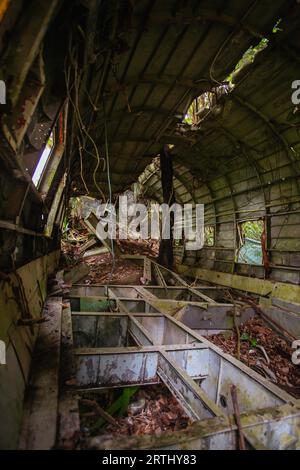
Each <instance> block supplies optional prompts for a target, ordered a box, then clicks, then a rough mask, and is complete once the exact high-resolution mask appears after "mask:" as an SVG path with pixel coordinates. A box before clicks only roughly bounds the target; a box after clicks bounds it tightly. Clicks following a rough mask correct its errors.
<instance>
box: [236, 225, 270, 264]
mask: <svg viewBox="0 0 300 470" xmlns="http://www.w3.org/2000/svg"><path fill="white" fill-rule="evenodd" d="M258 222H259V223H260V225H261V231H260V234H259V239H258V238H257V239H256V238H249V237H247V236H246V235H245V232H244V228H243V227H244V226H245V224H255V223H258ZM263 232H264V220H263V218H261V217H258V218H255V219H249V220H240V221H238V222H237V225H236V238H237V248H236V254H235V263H236V264H245V265H248V266H263V246H262V239H261V237H262V234H263ZM246 239H248V240H249V241H250V242H251V241H252V242H257V244H258V245H259V249H260V251H261V255H260V262H259V263H256V262H247V261H246V260H242V259H241V258H240V252H241V250H242V248H243V247H244V246H245V240H246Z"/></svg>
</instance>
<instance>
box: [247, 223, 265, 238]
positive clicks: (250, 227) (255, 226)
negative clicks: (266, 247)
mask: <svg viewBox="0 0 300 470" xmlns="http://www.w3.org/2000/svg"><path fill="white" fill-rule="evenodd" d="M263 230H264V222H263V221H262V220H251V221H249V222H243V223H242V233H243V235H244V237H245V238H251V239H252V240H257V241H260V240H261V235H262V233H263Z"/></svg>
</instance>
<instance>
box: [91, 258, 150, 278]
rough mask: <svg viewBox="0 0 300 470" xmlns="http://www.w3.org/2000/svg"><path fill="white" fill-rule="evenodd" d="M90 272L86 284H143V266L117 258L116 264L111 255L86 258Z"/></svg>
mask: <svg viewBox="0 0 300 470" xmlns="http://www.w3.org/2000/svg"><path fill="white" fill-rule="evenodd" d="M85 262H86V263H87V265H88V266H89V268H90V272H89V274H88V276H87V278H86V280H85V283H86V284H121V285H123V284H135V285H139V284H141V283H142V282H141V278H142V276H143V266H139V265H138V264H136V263H135V262H134V261H131V260H126V259H122V258H116V259H115V261H114V263H113V262H112V257H111V255H110V253H105V254H103V255H98V256H93V257H89V258H86V260H85Z"/></svg>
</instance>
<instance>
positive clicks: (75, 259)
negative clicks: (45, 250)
mask: <svg viewBox="0 0 300 470" xmlns="http://www.w3.org/2000/svg"><path fill="white" fill-rule="evenodd" d="M71 222H72V223H71V227H68V229H67V230H66V232H65V234H64V237H63V240H62V253H63V262H62V267H63V268H65V267H68V268H70V267H71V268H74V267H75V266H78V265H79V264H80V263H81V262H82V260H83V259H84V261H85V263H86V264H87V265H88V267H89V273H88V274H87V275H86V276H85V277H84V278H83V279H82V281H81V282H85V283H86V284H136V285H139V284H143V268H142V266H139V265H138V264H137V263H136V262H135V260H132V261H131V260H125V259H122V256H121V255H123V254H129V255H142V256H147V257H153V258H155V257H157V255H158V251H159V242H158V241H157V240H119V239H117V240H115V241H114V244H113V250H112V246H111V243H110V241H106V240H100V239H99V236H98V233H97V224H98V222H99V219H98V218H97V217H96V215H95V214H94V213H91V214H90V215H89V217H88V218H86V219H85V220H83V219H81V220H77V219H76V223H75V219H74V218H73V219H72V221H71ZM112 253H113V254H112Z"/></svg>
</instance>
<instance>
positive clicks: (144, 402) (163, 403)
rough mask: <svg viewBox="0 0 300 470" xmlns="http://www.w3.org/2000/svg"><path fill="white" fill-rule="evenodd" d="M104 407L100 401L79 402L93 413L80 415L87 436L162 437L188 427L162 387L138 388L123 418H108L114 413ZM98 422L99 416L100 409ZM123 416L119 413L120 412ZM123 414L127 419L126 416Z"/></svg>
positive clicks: (111, 406)
mask: <svg viewBox="0 0 300 470" xmlns="http://www.w3.org/2000/svg"><path fill="white" fill-rule="evenodd" d="M118 401H120V397H119V399H117V401H116V402H114V403H113V404H112V405H110V406H108V405H107V404H106V409H107V411H104V410H103V408H102V407H103V398H102V399H101V397H99V396H98V397H97V398H96V399H94V400H82V403H83V404H84V405H86V404H88V405H89V403H88V402H90V404H91V403H93V406H92V407H90V408H92V409H93V410H94V411H93V412H91V411H89V412H87V411H85V412H83V413H81V423H82V428H83V430H84V431H85V433H86V434H87V436H88V435H92V434H94V435H95V434H96V435H99V434H106V435H107V434H110V435H112V436H120V435H123V436H124V435H125V436H139V435H145V434H148V435H157V436H159V435H161V434H163V433H165V432H174V431H178V430H181V429H185V428H187V427H188V426H189V425H190V424H191V420H190V418H189V417H188V416H187V415H186V414H185V412H184V411H183V409H182V408H181V406H180V404H179V403H178V402H177V400H176V399H175V397H174V396H173V395H172V394H171V392H170V391H169V390H168V389H167V388H166V387H165V386H162V385H158V386H150V387H141V388H139V389H138V391H137V392H136V393H133V396H132V397H131V400H130V402H129V403H128V404H127V406H126V410H125V413H124V409H123V415H122V416H114V417H113V416H111V415H110V414H109V413H108V411H111V410H112V409H114V410H116V409H117V407H115V406H114V405H115V404H116V403H117V402H118ZM101 409H102V411H101V418H100V421H99V413H98V411H99V410H101ZM121 414H122V413H121ZM125 415H126V416H125Z"/></svg>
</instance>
